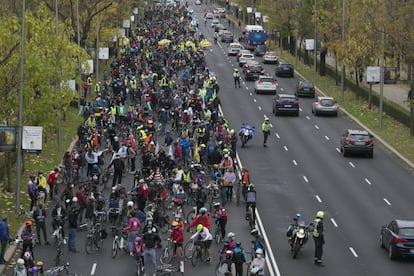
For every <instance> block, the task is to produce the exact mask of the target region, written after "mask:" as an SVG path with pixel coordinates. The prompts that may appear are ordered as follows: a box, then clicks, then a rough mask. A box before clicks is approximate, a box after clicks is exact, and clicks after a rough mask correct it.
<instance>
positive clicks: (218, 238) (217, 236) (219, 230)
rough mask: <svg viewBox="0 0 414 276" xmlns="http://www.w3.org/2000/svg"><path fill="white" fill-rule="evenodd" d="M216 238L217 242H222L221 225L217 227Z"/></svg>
mask: <svg viewBox="0 0 414 276" xmlns="http://www.w3.org/2000/svg"><path fill="white" fill-rule="evenodd" d="M214 240H215V241H216V244H219V243H220V242H221V229H220V226H217V227H216V231H215V232H214Z"/></svg>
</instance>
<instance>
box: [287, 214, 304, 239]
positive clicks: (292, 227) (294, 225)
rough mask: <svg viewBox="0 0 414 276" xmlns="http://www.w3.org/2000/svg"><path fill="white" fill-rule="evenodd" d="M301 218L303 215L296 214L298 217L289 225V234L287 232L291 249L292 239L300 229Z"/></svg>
mask: <svg viewBox="0 0 414 276" xmlns="http://www.w3.org/2000/svg"><path fill="white" fill-rule="evenodd" d="M300 216H301V215H300V214H299V213H297V214H296V216H295V217H294V218H293V222H292V223H291V224H289V226H288V229H287V232H286V236H287V237H288V238H289V240H288V242H289V244H290V246H291V247H292V237H294V234H295V231H296V229H297V227H298V222H299V218H300Z"/></svg>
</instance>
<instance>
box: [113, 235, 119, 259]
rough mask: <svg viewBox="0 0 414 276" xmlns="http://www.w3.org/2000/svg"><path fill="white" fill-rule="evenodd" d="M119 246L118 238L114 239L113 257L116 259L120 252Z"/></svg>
mask: <svg viewBox="0 0 414 276" xmlns="http://www.w3.org/2000/svg"><path fill="white" fill-rule="evenodd" d="M118 248H119V243H118V239H117V238H115V239H114V240H113V241H112V258H113V259H115V257H116V255H117V254H118Z"/></svg>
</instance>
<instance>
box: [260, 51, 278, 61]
mask: <svg viewBox="0 0 414 276" xmlns="http://www.w3.org/2000/svg"><path fill="white" fill-rule="evenodd" d="M277 62H278V60H277V55H276V53H275V52H271V51H267V52H266V53H265V54H264V56H263V63H269V64H277Z"/></svg>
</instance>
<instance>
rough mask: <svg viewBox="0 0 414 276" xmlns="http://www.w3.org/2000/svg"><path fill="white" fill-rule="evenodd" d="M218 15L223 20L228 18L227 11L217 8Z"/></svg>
mask: <svg viewBox="0 0 414 276" xmlns="http://www.w3.org/2000/svg"><path fill="white" fill-rule="evenodd" d="M216 14H217V15H219V16H220V17H221V18H225V17H226V9H225V8H217V11H216Z"/></svg>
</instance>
